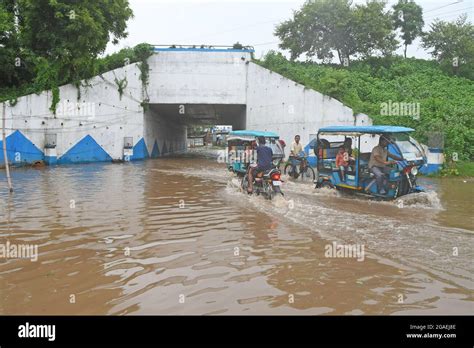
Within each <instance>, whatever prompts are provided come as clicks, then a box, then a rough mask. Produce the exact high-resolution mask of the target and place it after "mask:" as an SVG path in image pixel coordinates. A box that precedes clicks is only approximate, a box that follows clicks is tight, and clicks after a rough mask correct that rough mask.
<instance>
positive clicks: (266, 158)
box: [247, 137, 273, 193]
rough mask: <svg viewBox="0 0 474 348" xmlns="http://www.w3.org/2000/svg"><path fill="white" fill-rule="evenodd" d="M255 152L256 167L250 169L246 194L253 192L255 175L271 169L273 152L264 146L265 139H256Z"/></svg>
mask: <svg viewBox="0 0 474 348" xmlns="http://www.w3.org/2000/svg"><path fill="white" fill-rule="evenodd" d="M256 151H257V166H256V167H250V169H249V175H248V183H249V185H248V188H247V192H248V193H252V192H253V178H254V177H255V175H257V173H259V172H262V171H263V172H264V171H267V170H269V169H271V168H272V160H273V151H272V149H271V148H270V147H268V146H265V137H258V146H257V148H256Z"/></svg>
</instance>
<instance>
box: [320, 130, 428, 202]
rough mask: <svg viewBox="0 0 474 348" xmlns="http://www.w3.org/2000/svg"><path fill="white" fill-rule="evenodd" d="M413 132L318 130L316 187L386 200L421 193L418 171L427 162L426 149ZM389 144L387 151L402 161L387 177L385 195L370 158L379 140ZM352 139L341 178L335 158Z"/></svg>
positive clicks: (393, 167)
mask: <svg viewBox="0 0 474 348" xmlns="http://www.w3.org/2000/svg"><path fill="white" fill-rule="evenodd" d="M413 131H414V129H412V128H407V127H399V126H330V127H323V128H320V129H319V132H318V135H317V138H316V142H315V147H314V150H315V151H314V152H315V154H316V161H317V169H318V177H317V179H316V187H317V188H320V187H328V188H336V189H340V190H346V191H350V192H358V193H363V194H367V195H370V196H374V197H379V198H383V199H394V198H397V197H400V196H403V195H406V194H409V193H414V192H421V191H423V188H422V187H420V186H418V185H417V184H416V176H417V174H418V169H420V168H421V167H422V166H423V165H424V164H425V163H426V155H425V153H424V150H423V147H422V146H421V145H420V144H419V143H418V142H417V141H416V140H415V139H413V138H412V137H411V136H410V133H411V132H413ZM380 136H384V137H385V138H386V139H387V140H388V141H389V145H388V151H389V153H392V154H394V155H396V156H398V157H400V158H402V160H401V161H397V163H396V164H393V165H391V166H389V167H390V172H389V173H388V174H385V183H386V187H385V191H386V194H380V193H379V191H378V188H377V185H376V180H375V176H374V174H373V173H372V172H371V171H370V169H369V159H370V155H371V152H372V149H373V147H375V146H376V145H377V144H378V141H379V137H380ZM348 139H351V140H350V141H349V142H348V143H352V146H353V150H351V151H352V158H353V160H352V161H351V163H350V165H349V166H348V167H347V168H348V170H347V171H346V172H345V175H344V176H342V175H341V174H340V173H341V171H340V168H338V167H337V166H336V155H337V152H338V151H339V148H340V147H341V146H344V144H345V142H346V141H347V140H348Z"/></svg>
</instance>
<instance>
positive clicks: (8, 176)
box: [2, 102, 13, 192]
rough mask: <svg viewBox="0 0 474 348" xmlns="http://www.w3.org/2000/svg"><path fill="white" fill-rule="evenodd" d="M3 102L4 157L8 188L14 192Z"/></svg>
mask: <svg viewBox="0 0 474 348" xmlns="http://www.w3.org/2000/svg"><path fill="white" fill-rule="evenodd" d="M2 104H3V107H2V109H3V113H2V140H3V158H4V160H5V171H6V172H7V181H8V188H9V190H10V192H13V186H12V179H11V178H10V167H9V166H8V156H7V139H6V135H5V118H6V106H5V102H3V103H2Z"/></svg>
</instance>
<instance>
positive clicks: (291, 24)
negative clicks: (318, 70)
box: [275, 0, 356, 64]
mask: <svg viewBox="0 0 474 348" xmlns="http://www.w3.org/2000/svg"><path fill="white" fill-rule="evenodd" d="M351 5H352V1H351V0H309V1H307V2H306V3H305V4H304V5H303V7H302V8H301V9H300V10H299V11H296V12H295V13H294V15H293V19H290V20H287V21H285V22H283V23H281V24H280V25H279V26H278V27H277V28H276V31H275V35H276V36H278V37H279V38H280V40H281V43H280V47H281V48H283V49H288V50H289V51H290V53H291V58H292V59H296V58H298V57H299V56H301V55H302V54H306V56H308V57H314V56H316V58H318V59H322V60H323V61H330V60H331V59H332V58H333V56H334V55H333V51H336V52H337V55H338V58H339V61H340V62H341V64H342V62H343V59H344V58H347V59H349V58H350V56H352V55H354V54H355V53H356V43H355V38H354V33H353V31H352V30H351V29H352V25H351V22H352V8H351Z"/></svg>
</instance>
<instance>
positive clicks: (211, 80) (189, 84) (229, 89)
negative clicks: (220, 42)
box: [149, 51, 251, 104]
mask: <svg viewBox="0 0 474 348" xmlns="http://www.w3.org/2000/svg"><path fill="white" fill-rule="evenodd" d="M242 58H243V59H242ZM250 58H251V57H250V53H247V52H232V51H231V52H199V51H159V52H156V53H155V54H154V55H153V56H152V57H150V59H149V64H150V85H149V95H150V103H163V104H181V103H187V104H245V103H246V84H247V64H246V63H247V62H249V60H250Z"/></svg>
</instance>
